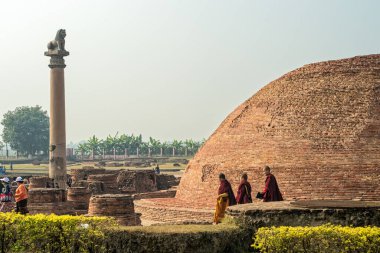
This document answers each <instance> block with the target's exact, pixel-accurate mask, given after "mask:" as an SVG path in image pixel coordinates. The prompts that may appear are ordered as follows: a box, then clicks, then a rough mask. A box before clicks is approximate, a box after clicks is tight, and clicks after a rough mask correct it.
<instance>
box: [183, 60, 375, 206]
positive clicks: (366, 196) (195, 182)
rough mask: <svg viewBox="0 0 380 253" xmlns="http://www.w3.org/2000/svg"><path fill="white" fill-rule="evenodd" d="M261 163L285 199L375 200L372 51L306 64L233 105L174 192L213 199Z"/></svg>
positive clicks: (259, 176) (252, 175)
mask: <svg viewBox="0 0 380 253" xmlns="http://www.w3.org/2000/svg"><path fill="white" fill-rule="evenodd" d="M265 165H269V166H270V167H272V169H273V173H274V174H275V176H276V177H277V180H278V183H279V186H280V189H281V191H282V192H283V195H284V197H285V199H288V200H290V199H356V200H380V55H368V56H360V57H354V58H349V59H343V60H337V61H328V62H321V63H315V64H309V65H306V66H304V67H302V68H299V69H296V70H294V71H292V72H290V73H288V74H285V75H284V76H282V77H280V78H279V79H277V80H275V81H273V82H271V83H269V84H268V85H266V86H265V87H264V88H262V89H261V90H260V91H259V92H257V93H256V94H255V95H254V96H252V97H251V98H249V99H248V100H247V101H245V102H244V103H243V104H241V105H240V106H239V107H238V108H236V109H235V110H234V111H233V112H232V113H231V114H230V115H229V116H228V117H227V118H226V119H225V120H224V121H223V122H222V123H221V125H220V126H219V128H218V129H217V130H216V131H215V132H214V133H213V134H212V136H211V137H210V138H209V139H208V140H207V142H206V143H205V145H204V146H203V147H202V148H201V150H200V151H199V152H198V153H197V154H196V156H195V157H194V158H193V159H192V161H191V162H190V163H189V165H188V167H187V169H186V172H185V174H184V176H183V178H182V180H181V183H180V186H179V190H178V192H177V195H176V198H178V199H181V200H185V199H187V200H188V199H191V200H193V201H194V202H196V203H203V204H204V205H205V206H213V205H214V202H215V198H216V194H217V188H218V178H217V177H218V174H219V173H220V172H223V173H225V174H226V176H227V179H228V180H229V181H230V182H231V183H232V185H233V187H234V190H235V193H236V188H237V186H238V183H239V178H240V175H241V174H242V173H243V172H247V173H248V176H249V180H250V182H251V184H252V187H253V192H254V193H256V192H257V191H261V190H262V188H263V186H264V180H265V177H264V175H263V172H262V168H263V166H265Z"/></svg>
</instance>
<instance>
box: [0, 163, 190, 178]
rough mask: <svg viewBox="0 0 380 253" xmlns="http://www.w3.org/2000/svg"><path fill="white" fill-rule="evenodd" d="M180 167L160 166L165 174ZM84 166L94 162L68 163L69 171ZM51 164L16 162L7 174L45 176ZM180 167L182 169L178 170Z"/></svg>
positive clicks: (132, 168) (176, 172) (113, 168)
mask: <svg viewBox="0 0 380 253" xmlns="http://www.w3.org/2000/svg"><path fill="white" fill-rule="evenodd" d="M180 165H181V166H180V167H174V166H173V163H165V164H160V168H161V170H162V173H165V174H173V175H181V174H182V173H183V170H184V169H185V168H186V165H184V164H180ZM83 166H94V163H93V162H85V163H75V164H70V165H67V171H68V173H70V170H71V169H73V168H75V169H76V168H82V167H83ZM153 167H154V166H150V167H146V168H136V167H125V166H123V167H104V168H106V169H109V170H120V169H131V170H135V169H153ZM48 169H49V165H48V164H41V165H33V164H30V163H29V164H14V165H13V170H10V169H9V165H6V175H7V176H8V177H16V176H43V175H47V174H48ZM178 169H180V171H176V170H178Z"/></svg>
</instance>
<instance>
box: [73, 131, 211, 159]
mask: <svg viewBox="0 0 380 253" xmlns="http://www.w3.org/2000/svg"><path fill="white" fill-rule="evenodd" d="M203 143H204V140H202V141H194V140H192V139H187V140H184V141H182V140H173V141H170V142H168V141H160V140H158V139H155V138H152V137H149V139H148V140H147V141H144V140H143V137H142V135H141V134H140V135H133V134H131V135H128V134H121V135H120V136H119V135H118V134H116V135H115V136H111V135H108V136H107V138H105V139H100V138H98V137H96V136H95V135H94V136H92V137H90V138H89V139H88V140H87V141H86V142H84V143H81V144H79V145H78V147H77V148H76V149H75V152H76V155H93V156H95V155H104V154H116V155H125V154H127V155H164V156H166V155H173V153H174V154H175V155H194V154H195V153H196V152H197V151H198V149H199V148H200V147H201V146H202V145H203Z"/></svg>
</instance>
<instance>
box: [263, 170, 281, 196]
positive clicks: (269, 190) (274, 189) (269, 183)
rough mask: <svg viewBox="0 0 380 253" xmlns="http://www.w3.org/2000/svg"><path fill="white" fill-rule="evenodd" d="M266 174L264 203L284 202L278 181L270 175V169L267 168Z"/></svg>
mask: <svg viewBox="0 0 380 253" xmlns="http://www.w3.org/2000/svg"><path fill="white" fill-rule="evenodd" d="M264 172H265V175H266V176H267V178H266V179H265V188H264V192H263V193H262V195H263V201H264V202H269V201H282V200H283V198H282V194H281V192H280V189H279V188H278V184H277V180H276V178H275V177H274V176H273V174H272V173H270V168H269V167H268V166H265V169H264Z"/></svg>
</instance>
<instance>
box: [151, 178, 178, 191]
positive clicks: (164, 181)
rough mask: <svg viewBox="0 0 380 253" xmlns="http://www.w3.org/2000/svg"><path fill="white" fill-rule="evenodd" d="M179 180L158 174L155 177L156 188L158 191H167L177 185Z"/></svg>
mask: <svg viewBox="0 0 380 253" xmlns="http://www.w3.org/2000/svg"><path fill="white" fill-rule="evenodd" d="M180 180H181V178H177V177H175V176H174V175H168V174H159V175H156V182H157V188H158V189H159V190H167V189H169V188H171V187H173V186H177V185H179V182H180Z"/></svg>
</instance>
